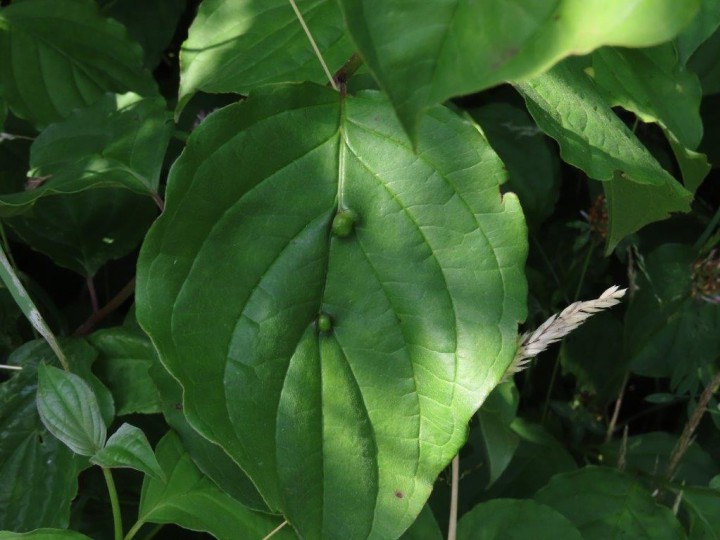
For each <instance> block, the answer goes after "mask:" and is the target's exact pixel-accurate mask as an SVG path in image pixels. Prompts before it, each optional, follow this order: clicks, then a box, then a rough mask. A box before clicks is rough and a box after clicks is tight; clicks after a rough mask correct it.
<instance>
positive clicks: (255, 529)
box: [138, 432, 295, 540]
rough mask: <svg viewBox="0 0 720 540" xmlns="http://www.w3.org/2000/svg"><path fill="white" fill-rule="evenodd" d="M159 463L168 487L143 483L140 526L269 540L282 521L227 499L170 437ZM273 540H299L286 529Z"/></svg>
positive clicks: (224, 538) (229, 539)
mask: <svg viewBox="0 0 720 540" xmlns="http://www.w3.org/2000/svg"><path fill="white" fill-rule="evenodd" d="M157 458H158V461H159V462H160V466H161V467H162V469H163V472H164V474H165V477H166V478H167V481H166V482H163V481H161V480H156V479H154V478H151V477H149V476H146V477H145V481H144V482H143V488H142V495H141V497H140V509H139V510H138V521H139V522H141V523H176V524H177V525H180V526H181V527H184V528H186V529H191V530H194V531H206V532H208V533H210V534H212V535H213V536H214V537H215V538H217V539H218V540H237V539H238V538H248V539H249V538H264V537H265V535H266V534H268V533H269V532H270V531H272V530H273V529H274V528H275V527H277V526H278V525H280V523H281V522H282V519H281V518H279V517H275V516H269V515H267V514H262V513H259V512H253V511H251V510H249V509H247V508H245V507H244V506H243V505H241V504H240V503H238V502H237V501H235V500H234V499H232V498H230V497H229V496H228V495H226V494H225V493H223V492H222V491H221V490H220V489H218V487H217V486H216V485H215V484H214V483H213V482H211V481H210V480H209V479H208V478H207V477H205V476H203V474H202V473H201V472H200V471H199V470H198V468H197V467H196V466H195V465H194V464H193V462H192V460H191V459H190V456H189V455H188V454H186V453H185V452H184V450H183V447H182V444H181V443H180V439H179V438H178V436H177V435H176V434H175V433H173V432H170V433H168V434H167V435H166V436H165V437H163V438H162V440H161V441H160V442H159V443H158V445H157ZM273 538H277V539H278V540H288V539H291V538H295V535H294V534H293V532H292V529H290V527H285V528H283V529H281V530H280V531H279V532H278V533H276V534H275V535H274V536H273Z"/></svg>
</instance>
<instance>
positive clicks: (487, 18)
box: [340, 0, 700, 135]
mask: <svg viewBox="0 0 720 540" xmlns="http://www.w3.org/2000/svg"><path fill="white" fill-rule="evenodd" d="M340 5H341V6H342V8H343V10H344V12H345V20H346V22H347V25H348V30H349V32H350V34H351V35H352V38H353V40H354V41H355V43H356V45H357V47H358V50H359V51H360V53H361V55H362V57H363V59H364V60H365V62H366V63H367V65H368V67H369V68H370V70H371V71H372V73H373V75H374V76H375V77H376V79H377V80H378V82H379V83H380V86H381V87H382V88H383V89H384V90H385V91H386V92H387V93H388V94H389V96H390V99H391V100H392V102H393V105H394V106H395V109H396V110H397V113H398V116H399V117H400V120H401V122H402V124H403V126H404V127H405V129H407V130H408V131H409V132H410V133H411V134H413V135H414V134H416V133H417V129H418V128H417V126H418V121H419V119H420V115H421V112H422V111H423V110H424V109H426V108H427V107H429V106H431V105H434V104H436V103H442V102H443V101H445V100H447V99H448V98H450V97H453V96H459V95H463V94H469V93H472V92H477V91H479V90H483V89H485V88H489V87H491V86H495V85H497V84H500V83H502V82H504V81H509V80H519V79H522V78H527V77H532V76H535V75H538V74H540V73H542V72H543V71H545V70H547V69H549V68H550V67H551V66H552V65H553V64H554V63H556V62H557V61H558V60H560V59H562V58H564V57H566V56H568V55H571V54H585V53H588V52H590V51H592V50H593V49H596V48H597V47H600V46H602V45H619V46H627V47H647V46H650V45H656V44H659V43H662V42H664V41H667V40H669V39H672V38H673V37H674V36H675V35H677V34H678V33H679V32H680V31H681V30H682V29H683V28H684V27H685V26H687V24H688V23H689V22H690V21H691V20H692V18H693V17H694V16H695V14H696V13H697V11H698V8H699V6H700V0H688V1H686V2H677V1H676V0H639V1H636V2H633V3H632V4H631V5H629V4H628V3H627V2H626V1H625V0H558V1H556V2H531V3H529V2H527V1H525V0H511V1H509V0H494V1H492V2H487V1H486V2H466V1H462V0H442V1H440V0H435V1H430V2H429V1H427V0H411V1H408V0H383V1H378V0H340ZM402 29H405V32H403V31H402Z"/></svg>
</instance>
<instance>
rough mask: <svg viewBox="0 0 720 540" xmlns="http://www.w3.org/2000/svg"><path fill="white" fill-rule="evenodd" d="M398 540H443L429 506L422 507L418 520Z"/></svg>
mask: <svg viewBox="0 0 720 540" xmlns="http://www.w3.org/2000/svg"><path fill="white" fill-rule="evenodd" d="M400 540H443V535H442V533H441V532H440V527H439V526H438V524H437V521H435V516H433V512H432V509H431V508H430V505H428V504H426V505H425V506H424V507H423V509H422V512H420V515H419V516H418V518H417V519H416V520H415V522H414V523H413V524H412V525H410V528H409V529H408V530H407V531H405V533H404V534H403V535H402V536H401V537H400Z"/></svg>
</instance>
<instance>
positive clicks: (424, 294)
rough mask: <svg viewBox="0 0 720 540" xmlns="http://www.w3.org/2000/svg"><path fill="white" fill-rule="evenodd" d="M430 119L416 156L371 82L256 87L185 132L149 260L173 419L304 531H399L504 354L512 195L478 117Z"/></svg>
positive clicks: (517, 311)
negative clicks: (339, 221)
mask: <svg viewBox="0 0 720 540" xmlns="http://www.w3.org/2000/svg"><path fill="white" fill-rule="evenodd" d="M289 104H291V105H289ZM425 126H426V130H425V131H423V133H422V134H421V137H420V142H419V146H418V150H419V154H417V155H416V154H415V153H414V152H413V149H412V144H411V143H410V141H409V140H408V138H407V137H406V136H405V134H404V132H403V130H402V128H401V126H400V125H399V124H398V123H397V121H396V120H395V119H394V116H393V114H392V109H391V107H390V105H389V104H388V103H387V102H386V101H385V100H384V99H383V98H382V96H381V95H380V94H378V93H375V92H370V93H364V94H362V95H360V96H358V97H348V98H347V99H346V100H345V101H344V103H342V105H341V104H340V103H339V102H338V94H337V93H335V92H332V91H329V90H323V89H322V88H321V87H319V86H315V85H291V86H279V87H272V88H267V89H265V90H263V91H258V92H257V93H256V94H255V95H253V96H251V98H250V99H249V100H247V101H246V102H244V103H242V104H238V105H235V106H230V107H227V108H225V109H223V110H222V111H221V112H218V113H216V114H215V115H213V116H211V117H210V118H208V119H207V120H206V121H205V122H204V123H203V124H202V125H201V127H200V128H199V129H198V130H196V131H195V132H194V134H193V136H192V137H191V139H190V140H189V142H188V146H187V148H186V150H185V153H184V154H183V156H182V157H181V159H180V160H179V161H178V162H177V163H176V165H175V167H174V169H173V172H172V175H171V178H170V180H169V186H168V194H167V207H166V211H165V212H164V213H163V215H162V216H161V217H160V218H159V220H158V221H157V222H156V224H155V225H154V227H153V229H152V230H151V232H150V233H149V235H148V238H147V240H146V243H145V245H144V247H143V251H142V253H141V258H140V262H139V274H138V290H137V302H138V307H137V316H138V321H139V322H140V323H141V325H142V326H143V327H144V328H145V329H146V331H147V332H148V333H149V334H150V336H151V338H152V339H153V341H154V343H155V345H156V346H157V347H158V349H159V352H160V356H161V360H162V361H163V362H164V364H165V365H166V366H167V368H168V369H169V370H170V371H171V372H172V374H173V375H174V376H175V377H176V378H177V379H178V380H179V381H180V382H181V384H182V385H183V387H184V391H185V394H184V412H185V414H186V415H187V417H188V419H189V420H190V422H191V423H192V424H193V426H194V427H195V428H196V429H197V430H199V431H200V432H201V433H202V434H203V435H205V436H206V437H208V438H210V439H211V440H213V441H215V442H217V443H218V444H221V445H222V446H223V447H224V449H225V450H226V451H227V452H228V453H229V454H230V455H231V456H232V457H233V458H234V459H235V460H236V461H237V462H238V463H239V464H240V465H241V466H242V467H243V469H245V471H246V472H247V473H248V474H249V476H250V477H251V478H252V479H253V480H254V481H255V483H256V484H257V486H258V488H259V490H260V492H261V493H262V494H263V496H264V498H265V499H266V501H267V502H268V504H269V506H270V507H271V509H278V510H281V511H282V512H283V513H284V514H285V515H286V517H287V518H288V519H289V521H290V522H291V523H292V524H293V526H295V527H296V528H297V529H298V530H299V531H300V533H301V534H302V535H303V536H304V537H306V538H320V537H327V538H330V537H343V538H348V539H351V538H363V539H364V538H392V537H397V536H399V534H400V533H402V531H403V530H404V529H405V528H407V527H408V526H409V525H410V523H412V521H413V520H414V519H415V517H416V516H417V514H418V513H419V512H420V510H421V509H422V505H423V504H424V503H425V500H426V499H427V497H428V495H429V493H430V489H431V487H432V483H433V481H434V479H435V477H436V476H437V474H438V473H439V472H440V471H441V470H442V469H443V468H444V467H445V466H446V465H447V464H448V463H449V462H450V460H451V459H452V457H453V455H454V454H455V453H456V452H457V450H458V449H459V447H460V446H461V444H462V442H463V440H464V437H465V433H466V426H467V423H468V421H469V419H470V417H471V415H472V414H473V413H474V412H475V411H476V410H477V408H478V407H479V406H480V404H481V403H482V402H483V400H484V398H485V396H487V394H488V393H489V392H490V390H492V388H493V387H494V386H495V385H496V384H497V383H498V382H499V380H500V378H501V377H502V375H503V372H504V371H505V369H506V367H507V365H508V364H509V362H510V361H511V359H512V357H513V354H514V352H515V347H516V335H517V322H518V321H519V320H521V319H522V318H523V317H524V315H525V307H524V301H525V294H526V292H525V290H526V289H525V287H526V286H525V281H524V277H523V275H522V267H523V264H524V259H525V253H526V245H525V240H524V236H525V226H524V222H523V220H522V216H521V213H520V209H519V205H518V202H517V199H516V198H515V197H514V196H513V195H506V196H505V198H504V199H501V197H500V195H499V192H498V184H499V182H500V180H501V178H502V176H503V170H502V164H501V162H500V161H499V159H498V158H497V156H496V155H495V153H494V152H493V151H492V149H491V148H490V146H489V145H488V144H487V142H486V141H485V140H484V139H483V137H482V136H481V134H480V133H479V132H478V130H477V129H476V128H475V127H474V126H473V125H472V124H471V123H470V122H467V121H464V120H462V119H461V118H459V117H458V116H457V115H455V114H454V113H452V112H450V111H449V110H445V109H442V108H437V109H434V110H433V111H432V112H431V113H430V114H429V116H428V118H427V120H426V122H425ZM278 137H281V139H278ZM268 148H272V149H273V151H272V152H271V153H268V152H267V151H266V150H267V149H268ZM418 155H419V156H420V158H419V157H418ZM338 199H339V200H338ZM338 206H340V207H341V208H350V209H352V210H353V211H354V212H356V214H357V216H358V221H357V222H356V223H355V225H354V229H353V230H352V231H351V232H350V233H349V235H348V236H346V237H340V236H336V235H335V234H333V233H331V227H332V222H333V218H334V216H335V213H336V209H337V207H338ZM190 215H191V216H193V218H192V219H190V220H188V219H187V216H190ZM248 254H251V255H250V256H248ZM321 313H322V314H324V315H325V316H326V317H327V319H328V320H327V321H325V322H326V323H329V325H328V324H324V325H323V326H324V327H325V328H326V329H327V328H330V330H329V331H324V332H319V331H318V327H317V326H316V320H318V319H319V316H320V314H321ZM348 485H353V486H354V489H353V490H352V491H350V492H348V490H347V486H348Z"/></svg>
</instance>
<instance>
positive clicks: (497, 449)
mask: <svg viewBox="0 0 720 540" xmlns="http://www.w3.org/2000/svg"><path fill="white" fill-rule="evenodd" d="M518 401H519V396H518V392H517V388H515V385H514V384H513V383H503V384H500V385H498V386H497V387H496V388H495V389H494V390H493V391H492V392H491V393H490V395H489V396H488V398H487V400H485V403H483V406H482V407H480V410H479V411H478V413H477V419H478V423H479V426H478V427H479V434H480V438H481V440H482V451H483V454H484V457H485V459H484V461H485V466H486V467H487V469H488V473H489V474H488V485H490V484H492V483H493V482H495V480H497V479H498V477H499V476H500V475H501V474H502V473H503V471H504V470H505V469H506V468H507V466H508V465H509V464H510V460H511V459H512V457H513V454H514V453H515V449H516V448H517V446H518V444H519V442H520V438H519V437H518V435H517V434H516V433H515V432H514V431H513V430H512V429H511V428H510V424H511V423H512V421H513V420H514V419H515V414H516V413H517V406H518Z"/></svg>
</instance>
